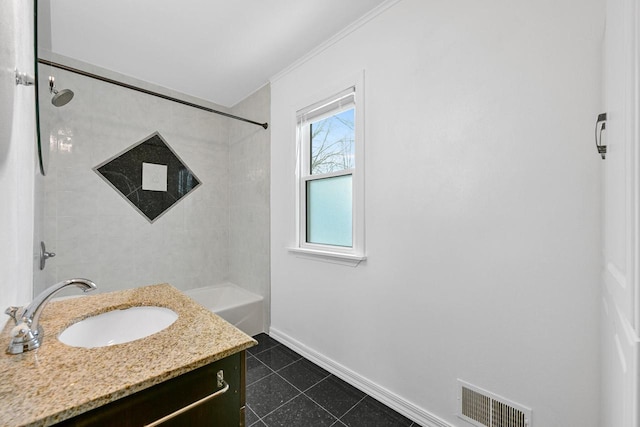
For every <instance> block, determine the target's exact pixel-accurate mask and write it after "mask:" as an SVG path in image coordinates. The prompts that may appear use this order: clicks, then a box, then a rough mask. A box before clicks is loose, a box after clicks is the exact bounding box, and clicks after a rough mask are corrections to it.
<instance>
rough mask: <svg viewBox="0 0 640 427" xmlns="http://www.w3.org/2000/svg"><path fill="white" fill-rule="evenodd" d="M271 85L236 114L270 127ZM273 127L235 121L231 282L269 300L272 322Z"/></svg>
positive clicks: (231, 150)
mask: <svg viewBox="0 0 640 427" xmlns="http://www.w3.org/2000/svg"><path fill="white" fill-rule="evenodd" d="M270 102H271V98H270V87H269V85H266V86H263V87H262V88H261V89H259V90H258V91H256V92H255V93H253V94H252V95H251V96H249V97H247V98H246V99H245V100H243V101H242V102H240V103H239V104H237V105H235V106H234V107H233V108H232V113H233V114H236V115H238V116H241V117H247V118H249V119H251V120H254V121H258V122H260V123H264V122H268V123H270V117H269V111H270ZM270 136H271V129H270V128H267V129H263V128H262V127H259V126H255V125H252V124H248V123H244V122H241V121H235V120H231V121H229V211H230V215H229V280H230V281H231V282H233V283H235V284H237V285H240V286H242V287H243V288H245V289H248V290H250V291H251V292H254V293H256V294H258V295H262V296H263V297H264V303H265V310H264V312H265V319H264V324H265V325H268V324H269V307H270V304H269V300H270V286H269V278H270V274H269V262H270V258H269V218H270V215H269V178H270V175H269V153H270Z"/></svg>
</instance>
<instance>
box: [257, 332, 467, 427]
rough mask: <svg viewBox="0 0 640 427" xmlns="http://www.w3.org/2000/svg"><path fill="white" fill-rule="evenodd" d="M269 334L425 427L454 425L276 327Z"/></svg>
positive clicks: (451, 426)
mask: <svg viewBox="0 0 640 427" xmlns="http://www.w3.org/2000/svg"><path fill="white" fill-rule="evenodd" d="M269 335H270V336H271V337H273V338H274V339H276V340H278V341H279V342H281V343H282V344H284V345H286V346H287V347H289V348H290V349H292V350H294V351H296V352H298V353H300V354H301V355H302V356H304V357H306V358H307V359H309V360H310V361H312V362H313V363H315V364H317V365H318V366H320V367H322V368H324V369H326V370H327V371H329V372H330V373H332V374H333V375H335V376H336V377H338V378H340V379H342V380H344V381H346V382H348V383H349V384H351V385H352V386H354V387H356V388H357V389H360V390H362V391H363V392H365V393H367V394H368V395H369V396H371V397H373V398H374V399H376V400H379V401H380V402H382V403H384V404H385V405H387V406H388V407H390V408H392V409H393V410H395V411H397V412H398V413H400V414H402V415H404V416H405V417H407V418H410V419H411V420H413V421H415V422H416V423H418V424H420V425H421V426H423V427H454V426H453V425H452V424H449V423H448V422H446V421H444V420H443V419H441V418H439V417H437V416H436V415H433V414H432V413H430V412H427V411H425V410H424V409H422V408H420V407H418V406H416V405H414V404H413V403H411V402H407V401H406V400H404V399H402V398H401V397H400V396H398V395H396V394H394V393H392V392H390V391H389V390H387V389H385V388H383V387H381V386H379V385H378V384H376V383H374V382H372V381H370V380H368V379H367V378H365V377H363V376H362V375H359V374H357V373H355V372H353V371H352V370H350V369H348V368H346V367H344V366H342V365H341V364H339V363H338V362H336V361H334V360H332V359H329V358H328V357H326V356H324V355H322V354H320V353H318V352H317V351H315V350H313V349H311V348H309V347H307V346H305V345H304V344H302V343H300V342H299V341H297V340H295V339H293V338H291V337H290V336H288V335H286V334H284V333H282V332H280V331H278V330H277V329H275V328H270V329H269Z"/></svg>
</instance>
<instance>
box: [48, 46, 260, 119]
mask: <svg viewBox="0 0 640 427" xmlns="http://www.w3.org/2000/svg"><path fill="white" fill-rule="evenodd" d="M38 62H39V63H41V64H44V65H49V66H51V67H55V68H60V69H61V70H65V71H70V72H72V73H76V74H80V75H81V76H85V77H90V78H92V79H96V80H100V81H103V82H105V83H111V84H114V85H116V86H120V87H124V88H127V89H131V90H135V91H137V92H142V93H146V94H147V95H152V96H157V97H158V98H162V99H166V100H167V101H173V102H177V103H178V104H182V105H187V106H189V107H193V108H197V109H199V110H204V111H208V112H210V113H214V114H219V115H221V116H225V117H229V118H231V119H235V120H240V121H243V122H247V123H251V124H252V125H258V126H261V127H263V128H264V129H267V128H268V127H269V124H268V123H266V122H265V123H258V122H255V121H253V120H249V119H245V118H244V117H240V116H234V115H233V114H229V113H225V112H224V111H218V110H214V109H213V108H209V107H204V106H202V105H198V104H194V103H192V102H188V101H183V100H181V99H177V98H173V97H171V96H167V95H163V94H161V93H158V92H153V91H150V90H147V89H143V88H141V87H137V86H133V85H130V84H127V83H123V82H119V81H117V80H113V79H109V78H107V77H102V76H99V75H97V74H93V73H89V72H87V71H83V70H79V69H77V68H73V67H69V66H68V65H64V64H59V63H57V62H53V61H49V60H46V59H42V58H38Z"/></svg>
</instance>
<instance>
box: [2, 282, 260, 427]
mask: <svg viewBox="0 0 640 427" xmlns="http://www.w3.org/2000/svg"><path fill="white" fill-rule="evenodd" d="M145 306H154V307H166V308H169V309H171V310H173V311H174V312H175V313H177V314H178V318H177V319H176V320H175V322H174V323H173V324H171V325H170V326H169V327H167V328H166V329H163V330H161V331H160V332H157V333H155V334H152V335H149V336H147V337H145V338H141V339H138V340H135V341H130V342H126V343H122V344H117V345H111V346H104V347H96V348H83V347H72V346H68V345H66V344H63V343H62V342H60V341H59V340H58V338H57V337H58V336H59V335H60V334H61V333H62V332H63V331H64V330H65V329H67V328H68V327H69V326H71V325H72V324H75V323H76V322H78V321H80V320H82V319H85V318H88V317H91V316H96V315H99V314H101V313H106V312H108V311H112V310H118V309H120V310H123V309H128V308H131V307H145ZM40 324H41V325H42V327H43V329H44V340H43V343H42V345H41V347H40V348H38V349H36V350H32V351H28V352H25V353H22V354H17V355H10V354H6V353H5V352H4V349H2V354H1V355H0V372H2V381H0V425H2V426H50V425H60V426H90V425H118V426H144V425H149V426H154V425H162V426H171V425H174V426H184V425H190V426H208V425H211V426H213V425H215V426H224V427H226V426H243V425H244V404H245V378H244V375H245V350H246V349H247V348H249V347H251V346H253V345H255V344H256V341H255V340H253V339H252V338H251V337H249V336H248V335H246V334H244V333H243V332H241V331H240V330H238V329H236V328H235V327H234V326H232V325H230V324H229V323H227V322H226V321H224V320H223V319H222V318H220V317H218V316H217V315H215V314H214V313H212V312H210V311H209V310H207V309H205V308H204V307H202V306H200V305H199V304H197V303H196V302H195V301H193V300H192V299H190V298H189V297H187V296H186V295H184V294H183V293H182V292H180V291H178V290H177V289H175V288H173V287H172V286H170V285H167V284H161V285H152V286H145V287H141V288H136V289H129V290H124V291H118V292H112V293H107V294H98V295H91V296H85V297H81V298H71V299H66V300H60V301H53V302H50V303H48V306H47V307H46V308H45V309H44V311H43V313H42V317H41V320H40ZM13 326H14V324H13V322H12V321H11V322H7V325H5V327H4V329H3V331H2V335H1V336H2V340H1V344H2V345H3V346H5V345H6V344H7V343H8V341H9V333H10V331H11V329H12V328H13ZM130 327H131V328H136V324H132V325H130Z"/></svg>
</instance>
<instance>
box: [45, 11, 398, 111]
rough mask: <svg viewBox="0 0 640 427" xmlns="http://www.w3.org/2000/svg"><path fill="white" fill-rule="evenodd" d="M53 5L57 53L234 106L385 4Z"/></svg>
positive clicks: (52, 13)
mask: <svg viewBox="0 0 640 427" xmlns="http://www.w3.org/2000/svg"><path fill="white" fill-rule="evenodd" d="M48 1H50V4H49V5H48V6H49V9H50V10H49V12H50V16H51V29H50V31H51V33H50V35H51V37H50V41H51V46H50V47H51V50H52V51H53V52H54V53H56V54H60V55H64V56H67V57H71V58H74V59H77V60H81V61H84V62H88V63H90V64H94V65H98V66H100V67H103V68H107V69H109V70H113V71H117V72H119V73H122V74H126V75H129V76H131V77H134V78H137V79H140V80H144V81H147V82H150V83H154V84H157V85H160V86H163V87H166V88H169V89H173V90H176V91H179V92H182V93H185V94H188V95H191V96H196V97H198V98H202V99H205V100H208V101H211V102H215V103H217V104H219V105H223V106H226V107H231V106H233V105H235V104H236V103H238V102H239V101H241V100H243V99H244V98H245V97H247V96H248V95H250V94H251V93H253V92H254V91H256V90H257V89H259V88H260V87H262V86H263V85H264V84H265V83H267V82H268V81H269V78H270V77H272V76H274V75H275V74H277V73H278V72H280V71H282V70H283V69H285V68H286V67H287V66H289V65H290V64H292V63H293V62H295V61H296V60H297V59H299V58H300V57H302V56H303V55H304V54H305V53H307V52H309V51H310V50H312V49H313V48H315V47H317V46H318V45H320V44H321V43H322V42H324V41H326V40H328V39H329V38H331V37H332V36H333V35H335V34H336V33H338V32H340V31H341V30H342V29H344V28H345V27H347V26H348V25H349V24H351V23H352V22H354V21H356V20H357V19H358V18H360V17H361V16H363V15H365V14H366V13H367V12H369V11H370V10H372V9H374V8H375V7H376V6H378V5H380V4H381V3H384V2H385V1H386V0H135V1H131V0H91V1H87V0H48ZM45 28H46V27H45ZM39 31H42V30H39ZM47 31H48V29H47ZM48 35H49V34H46V36H48ZM39 36H40V35H39Z"/></svg>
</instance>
